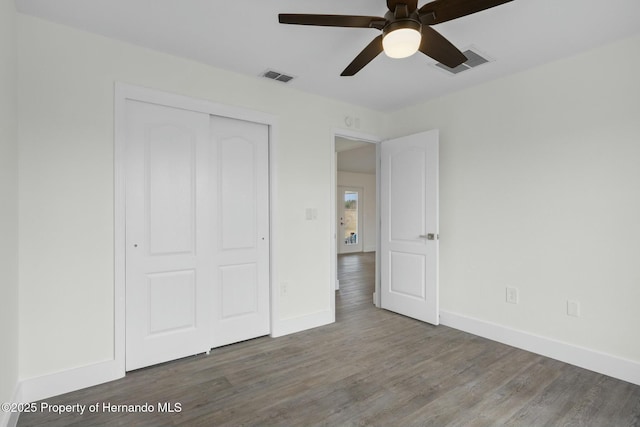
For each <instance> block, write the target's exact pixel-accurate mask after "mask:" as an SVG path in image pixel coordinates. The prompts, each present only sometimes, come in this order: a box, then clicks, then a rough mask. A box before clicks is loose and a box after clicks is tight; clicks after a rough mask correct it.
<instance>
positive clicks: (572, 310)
mask: <svg viewBox="0 0 640 427" xmlns="http://www.w3.org/2000/svg"><path fill="white" fill-rule="evenodd" d="M567 315H568V316H572V317H580V301H573V300H568V301H567Z"/></svg>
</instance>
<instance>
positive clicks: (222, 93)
mask: <svg viewBox="0 0 640 427" xmlns="http://www.w3.org/2000/svg"><path fill="white" fill-rule="evenodd" d="M18 29H19V31H18V39H19V45H18V46H19V51H20V55H19V72H20V99H19V114H20V117H21V135H20V137H21V139H20V180H21V181H20V202H21V210H20V218H21V224H20V242H21V247H20V274H21V285H20V286H21V288H20V289H21V302H20V351H21V368H20V375H21V376H22V378H30V377H38V376H42V375H45V374H48V373H53V372H58V371H64V370H67V369H72V368H75V367H79V366H83V365H87V364H92V363H96V362H100V361H104V360H109V359H111V358H112V357H113V335H114V319H113V289H114V277H113V269H114V257H113V252H114V246H113V239H114V212H113V209H114V200H113V167H114V163H113V162H114V159H113V149H114V146H113V126H114V114H113V108H114V104H113V99H114V93H113V91H114V82H115V81H122V82H125V83H130V84H136V85H140V86H145V87H151V88H155V89H159V90H163V91H167V92H173V93H179V94H182V95H186V96H192V97H195V98H204V99H207V100H211V101H213V102H216V103H220V104H227V105H232V106H240V107H244V108H250V109H253V110H258V111H263V112H266V113H270V114H274V115H276V116H277V117H278V120H279V127H278V135H276V141H275V142H276V148H275V152H274V155H275V162H276V165H277V166H276V176H275V179H276V182H275V183H274V190H275V194H276V200H275V206H274V207H273V208H274V210H275V213H276V216H275V224H274V226H275V230H276V234H275V235H274V236H272V237H273V238H272V242H273V244H274V254H273V255H274V260H275V270H276V275H277V277H276V282H277V283H280V282H283V281H286V282H288V289H287V295H286V296H284V297H281V298H280V301H279V305H278V310H277V312H276V313H274V314H275V316H276V318H277V319H279V320H287V319H295V318H298V317H304V316H308V315H313V314H316V313H326V312H329V311H330V299H329V296H330V295H331V292H330V289H331V286H332V284H333V280H331V278H330V256H329V254H330V248H331V246H330V245H331V244H332V240H331V236H330V230H331V227H330V226H331V224H330V219H331V212H330V209H329V207H330V206H332V204H331V201H330V197H331V191H330V188H329V186H328V185H327V183H328V182H331V175H332V167H331V164H332V163H331V162H332V157H333V155H334V153H333V152H332V140H333V137H334V131H335V129H337V128H340V127H341V124H343V123H344V116H346V115H347V114H349V115H354V114H357V115H358V117H360V118H361V121H360V123H361V127H362V130H363V131H365V132H367V133H370V134H378V133H380V132H381V131H382V126H384V121H385V117H384V116H382V115H380V114H378V113H374V112H372V111H369V110H366V109H363V108H359V107H354V106H352V105H347V104H344V103H340V102H336V101H332V100H328V99H326V98H322V97H319V96H312V95H306V94H303V93H301V92H298V91H296V90H294V89H291V88H289V87H287V86H284V85H283V84H281V83H279V82H272V81H267V80H262V79H259V78H257V77H256V78H252V77H243V76H240V75H237V74H233V73H229V72H225V71H222V70H219V69H214V68H211V67H208V66H205V65H202V64H198V63H195V62H191V61H187V60H184V59H180V58H176V57H172V56H169V55H166V54H162V53H158V52H154V51H151V50H147V49H143V48H139V47H136V46H132V45H128V44H125V43H122V42H118V41H114V40H109V39H106V38H103V37H100V36H96V35H92V34H88V33H84V32H81V31H77V30H73V29H70V28H67V27H64V26H60V25H57V24H53V23H48V22H46V21H42V20H40V19H38V18H33V17H29V16H24V15H19V19H18ZM306 208H316V209H318V220H317V221H307V220H306V219H305V209H306ZM300 235H304V236H307V241H308V242H313V244H312V245H308V246H306V247H305V249H304V250H300V245H299V243H298V242H297V237H296V236H300ZM293 322H295V320H294V321H293ZM43 349H46V351H43Z"/></svg>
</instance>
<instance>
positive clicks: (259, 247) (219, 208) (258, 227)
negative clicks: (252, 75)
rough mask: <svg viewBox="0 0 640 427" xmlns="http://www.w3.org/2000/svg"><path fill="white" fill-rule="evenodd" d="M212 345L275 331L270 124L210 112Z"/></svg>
mask: <svg viewBox="0 0 640 427" xmlns="http://www.w3.org/2000/svg"><path fill="white" fill-rule="evenodd" d="M211 138H212V148H213V149H212V157H213V160H212V163H213V164H214V165H215V168H213V169H212V171H215V172H214V173H213V177H212V180H213V182H214V184H213V193H212V194H213V202H212V204H213V206H214V207H215V208H214V214H213V220H214V224H215V227H214V229H213V233H214V238H213V241H214V242H215V248H214V257H213V259H212V262H213V265H214V268H215V273H214V275H215V277H214V283H215V285H214V295H213V328H212V335H211V337H212V343H213V344H212V347H219V346H222V345H227V344H230V343H234V342H238V341H243V340H247V339H250V338H255V337H259V336H262V335H267V334H269V332H270V313H269V308H270V306H269V301H270V300H269V169H268V164H269V161H268V156H269V128H268V126H266V125H261V124H257V123H251V122H246V121H242V120H233V119H228V118H223V117H216V116H211Z"/></svg>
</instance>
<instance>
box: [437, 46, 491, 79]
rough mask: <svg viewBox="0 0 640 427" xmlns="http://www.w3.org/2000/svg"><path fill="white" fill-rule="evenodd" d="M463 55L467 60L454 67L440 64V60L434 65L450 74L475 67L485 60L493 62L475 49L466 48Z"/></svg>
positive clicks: (484, 62) (485, 61)
mask: <svg viewBox="0 0 640 427" xmlns="http://www.w3.org/2000/svg"><path fill="white" fill-rule="evenodd" d="M462 53H464V56H466V57H467V61H466V62H465V63H463V64H461V65H458V66H457V67H455V68H449V67H447V66H446V65H444V64H441V63H440V62H438V63H437V64H435V65H436V67H438V68H440V69H441V70H444V71H446V72H447V73H450V74H460V73H462V72H463V71H467V70H470V69H472V68H475V67H477V66H478V65H482V64H486V63H487V62H493V60H492V59H489V58H487V57H486V55H484V56H483V55H481V54H480V53H478V52H477V51H476V50H472V49H468V50H465V51H464V52H462Z"/></svg>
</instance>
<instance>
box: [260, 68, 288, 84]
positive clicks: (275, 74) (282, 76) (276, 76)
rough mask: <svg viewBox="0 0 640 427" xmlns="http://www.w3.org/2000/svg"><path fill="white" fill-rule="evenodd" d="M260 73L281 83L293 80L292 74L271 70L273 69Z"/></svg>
mask: <svg viewBox="0 0 640 427" xmlns="http://www.w3.org/2000/svg"><path fill="white" fill-rule="evenodd" d="M260 75H261V76H262V77H264V78H267V79H271V80H277V81H279V82H282V83H289V82H290V81H291V80H293V76H288V75H286V74H283V73H280V72H279V71H273V70H267V71H265V72H264V73H262V74H260Z"/></svg>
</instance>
